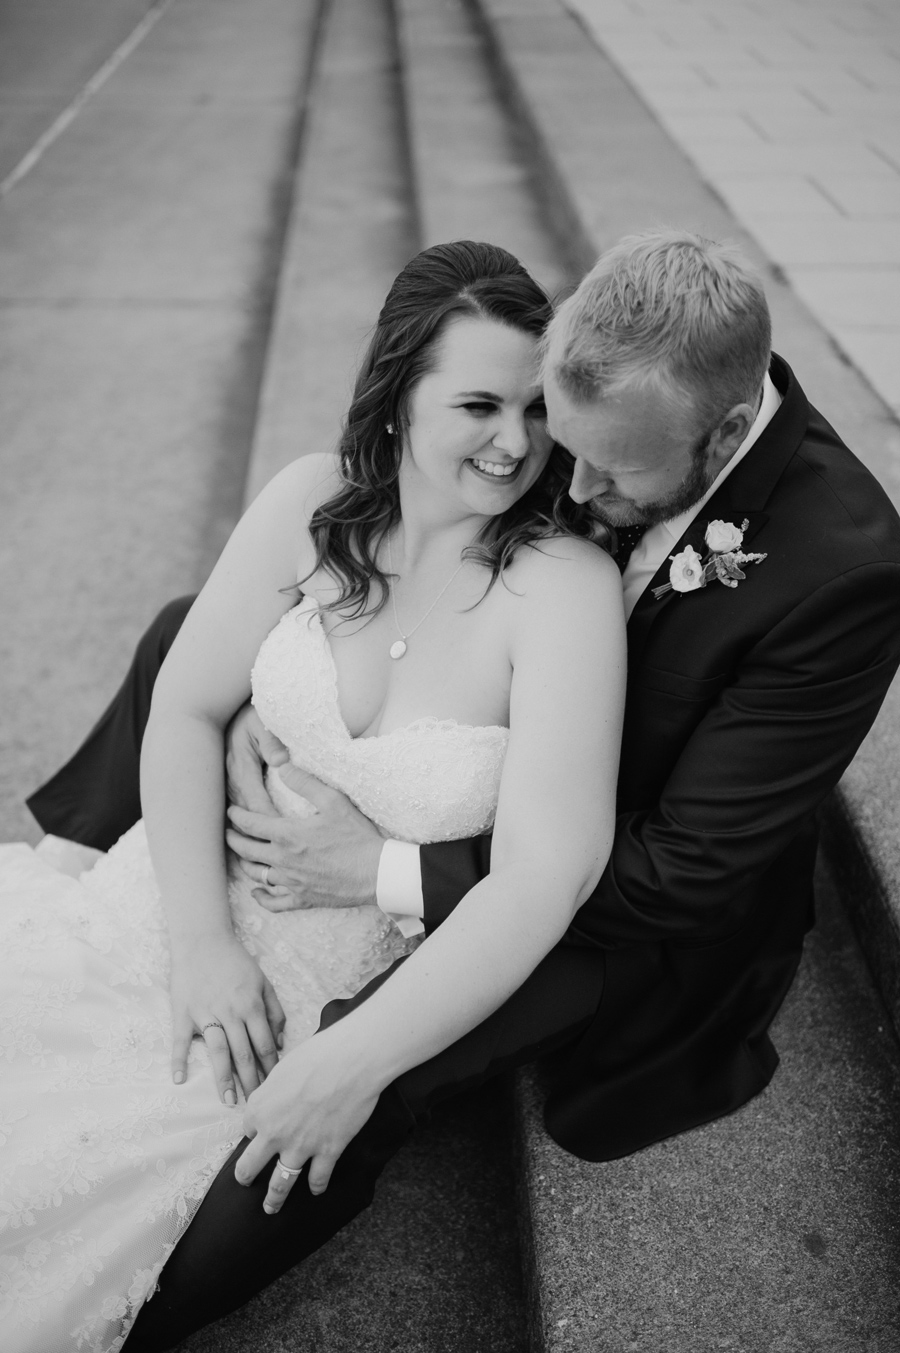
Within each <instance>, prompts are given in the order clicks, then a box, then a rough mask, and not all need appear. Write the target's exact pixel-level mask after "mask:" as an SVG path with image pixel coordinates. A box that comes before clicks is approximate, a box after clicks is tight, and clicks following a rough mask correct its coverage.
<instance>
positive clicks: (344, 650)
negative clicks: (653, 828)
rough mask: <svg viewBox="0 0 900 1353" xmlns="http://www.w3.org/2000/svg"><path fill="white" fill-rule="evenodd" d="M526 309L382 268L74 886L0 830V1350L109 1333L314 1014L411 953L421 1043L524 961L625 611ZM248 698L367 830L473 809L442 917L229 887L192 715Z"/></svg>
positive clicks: (608, 768) (554, 888)
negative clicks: (113, 818) (138, 779)
mask: <svg viewBox="0 0 900 1353" xmlns="http://www.w3.org/2000/svg"><path fill="white" fill-rule="evenodd" d="M549 314H550V310H549V304H548V302H547V301H546V298H545V297H544V295H543V293H542V292H541V291H540V289H539V288H538V287H537V285H536V284H535V283H534V282H533V281H532V279H531V278H530V277H529V276H528V274H527V273H526V272H525V271H524V269H523V268H522V267H521V265H520V264H518V262H517V261H516V260H515V259H514V258H512V256H511V255H509V254H507V253H506V252H505V251H504V250H501V249H497V248H494V247H492V246H488V245H476V244H471V243H466V242H463V243H458V244H453V245H441V246H438V247H436V248H434V249H430V250H426V251H425V252H424V253H422V254H420V255H418V256H417V257H416V258H415V259H413V260H412V262H411V263H410V264H409V265H408V266H407V267H406V268H405V269H404V270H403V272H402V273H401V274H400V276H399V277H398V278H397V280H396V282H395V283H394V286H393V288H392V290H391V292H390V294H389V296H388V298H387V301H386V303H385V306H384V309H383V310H382V313H381V316H380V317H379V321H378V325H377V328H376V331H375V334H374V337H373V339H372V342H371V345H370V348H369V351H368V353H367V356H366V358H365V359H364V362H363V366H362V370H361V373H360V375H359V378H358V380H357V385H356V391H355V395H354V400H353V403H352V405H351V408H350V411H349V414H348V418H347V425H346V429H345V432H344V435H343V439H342V442H341V448H340V461H339V464H337V465H336V464H335V462H334V461H333V460H332V459H331V458H330V457H323V456H315V455H311V456H307V457H304V458H303V459H301V460H299V461H297V462H295V463H294V464H293V465H291V466H289V467H288V468H287V469H286V470H284V471H283V472H282V473H281V474H280V475H278V476H277V477H276V478H275V479H274V480H273V481H272V483H271V484H269V486H268V487H267V488H266V489H265V490H264V491H263V492H262V493H261V494H260V496H259V497H258V499H257V500H256V502H255V503H254V504H253V505H252V507H251V508H250V509H249V511H248V512H247V513H246V515H245V516H244V518H243V519H242V521H241V522H240V523H239V524H238V526H237V528H236V530H235V532H234V534H233V536H232V537H231V540H230V541H229V543H228V545H227V546H226V548H225V551H224V553H223V555H222V557H221V559H220V560H219V562H218V564H217V565H216V567H215V569H214V570H213V573H212V575H211V576H210V579H209V581H208V583H207V584H206V586H205V587H204V589H203V591H202V593H201V594H200V596H199V598H198V599H197V601H196V602H195V604H194V606H193V608H192V609H191V611H190V613H189V615H188V618H187V620H186V621H185V623H184V625H183V627H182V629H181V631H180V633H179V636H178V638H177V640H176V642H175V644H174V647H173V648H172V651H171V653H170V655H169V657H168V658H167V660H166V662H165V664H164V666H163V669H162V671H161V673H160V676H159V678H158V680H157V684H156V687H155V691H154V698H153V707H152V711H151V716H150V722H149V725H148V728H147V733H146V737H145V741H144V751H143V757H142V783H141V794H142V802H143V807H144V813H145V817H144V820H143V822H141V823H138V824H137V826H135V827H134V828H132V830H131V831H129V832H128V833H126V835H125V836H123V837H122V838H121V839H120V840H119V842H118V843H117V844H116V845H115V846H114V847H113V848H112V850H111V851H110V852H109V854H108V855H106V856H104V857H102V858H101V860H100V861H99V862H98V863H97V864H96V865H95V867H94V868H93V869H92V870H90V871H89V872H86V873H84V874H82V875H81V877H80V879H79V880H75V879H72V878H70V877H67V876H66V875H64V874H62V873H59V872H57V871H55V870H54V869H53V868H52V867H51V866H50V865H49V864H48V863H47V862H45V861H44V860H43V859H42V858H41V857H40V856H39V855H36V854H35V853H34V852H33V851H31V850H30V848H28V847H27V846H24V845H10V846H5V847H2V848H0V983H2V996H0V1002H2V1014H3V1034H2V1040H3V1041H2V1051H3V1053H4V1054H5V1062H4V1069H3V1077H2V1099H0V1140H2V1141H3V1159H2V1165H0V1231H2V1235H0V1321H2V1325H3V1329H4V1339H3V1346H4V1349H5V1350H6V1353H25V1351H26V1350H28V1351H30V1353H38V1351H40V1353H56V1351H57V1350H58V1351H59V1353H63V1350H69V1349H71V1348H80V1349H90V1350H96V1351H97V1353H101V1351H102V1353H108V1351H109V1350H115V1349H119V1348H121V1347H122V1345H123V1343H124V1342H125V1340H126V1338H127V1336H128V1331H129V1330H130V1328H131V1326H132V1324H133V1322H134V1319H135V1316H136V1314H137V1312H138V1311H139V1309H140V1308H141V1306H142V1304H143V1302H144V1301H145V1300H146V1299H147V1297H148V1296H149V1295H151V1294H152V1292H153V1290H154V1287H155V1285H156V1281H157V1278H158V1276H159V1273H160V1271H161V1269H162V1267H163V1265H164V1264H165V1262H166V1259H167V1258H168V1256H169V1255H170V1254H171V1252H172V1250H173V1249H174V1247H175V1245H176V1244H177V1242H178V1240H179V1238H180V1236H181V1235H182V1234H183V1232H184V1231H185V1229H186V1227H187V1226H188V1224H189V1223H190V1221H191V1218H192V1216H193V1215H194V1213H195V1212H196V1210H197V1208H198V1206H199V1204H200V1202H201V1200H202V1199H203V1196H204V1193H205V1192H206V1190H207V1188H208V1187H209V1185H210V1183H211V1181H212V1180H213V1178H214V1177H215V1175H216V1172H217V1171H218V1169H219V1167H220V1166H221V1164H222V1163H223V1162H224V1161H225V1159H226V1158H227V1157H228V1155H229V1154H230V1153H231V1151H232V1150H233V1148H234V1146H235V1144H236V1143H237V1142H238V1141H239V1140H240V1139H241V1137H242V1134H243V1132H244V1114H245V1101H246V1100H248V1099H249V1100H250V1109H251V1110H252V1107H253V1104H254V1103H255V1102H256V1100H255V1098H254V1095H257V1096H258V1095H260V1094H262V1093H263V1090H264V1089H265V1087H263V1089H260V1088H259V1087H260V1086H261V1082H262V1081H263V1080H265V1078H266V1076H267V1075H268V1074H269V1073H270V1072H271V1071H272V1070H273V1069H274V1068H275V1067H276V1063H277V1062H278V1060H279V1054H280V1055H281V1056H282V1057H283V1056H284V1055H285V1054H287V1053H288V1052H289V1051H290V1050H291V1049H296V1048H298V1047H299V1046H300V1045H301V1044H302V1043H303V1042H304V1040H307V1039H309V1037H310V1035H311V1034H313V1033H314V1032H315V1031H316V1028H317V1024H318V1020H319V1015H320V1012H321V1010H322V1008H323V1006H324V1005H325V1004H327V1003H328V1002H329V1001H331V1000H333V999H335V998H338V997H347V996H350V995H352V994H353V993H355V992H356V991H358V990H359V989H360V988H361V987H362V986H363V985H364V984H365V983H366V982H367V981H369V980H370V978H372V977H373V976H374V975H376V974H378V973H380V972H382V971H384V970H385V969H386V968H387V967H388V966H390V965H391V964H392V963H393V962H394V961H395V960H396V959H397V958H399V957H401V956H403V955H408V954H412V955H413V957H412V958H411V959H410V960H409V961H408V962H407V963H406V964H405V965H404V968H403V973H402V974H400V975H398V978H392V979H391V982H390V983H388V986H389V987H392V986H393V985H394V983H395V982H397V984H398V985H397V992H398V993H399V999H403V992H404V991H406V990H407V989H409V990H410V991H412V992H416V990H417V987H416V984H417V983H422V982H424V983H425V984H426V986H427V987H428V990H429V993H433V999H432V1000H431V1001H430V1002H428V1003H427V1005H428V1008H427V1009H426V1008H425V1007H424V1006H422V1005H420V1006H419V1007H417V1008H416V1009H415V1013H416V1019H415V1020H411V1019H410V1018H409V1013H410V1012H409V1011H407V1012H406V1023H407V1024H408V1025H415V1026H416V1029H415V1038H416V1039H418V1043H417V1045H416V1046H417V1049H418V1050H417V1052H416V1053H415V1054H414V1055H415V1056H421V1057H422V1058H423V1059H424V1057H427V1056H429V1055H432V1054H433V1052H434V1051H435V1050H437V1049H438V1048H440V1047H444V1046H447V1045H448V1044H449V1043H451V1042H452V1041H454V1040H455V1039H457V1038H459V1037H460V1036H461V1035H462V1034H463V1033H465V1032H466V1031H467V1030H468V1029H471V1028H472V1027H474V1026H475V1025H476V1024H477V1023H479V1022H480V1021H481V1020H483V1019H484V1018H485V1017H486V1016H487V1014H489V1013H490V1011H491V1010H493V1009H495V1008H496V1007H497V1006H499V1005H500V1004H501V1003H502V1002H503V1001H504V1000H505V999H506V998H507V997H508V996H509V995H510V994H511V992H512V991H513V990H515V989H516V987H518V986H519V985H520V984H521V982H522V981H524V979H525V977H526V976H527V975H528V973H529V972H530V971H531V969H532V968H533V967H534V966H535V964H536V963H537V962H538V961H539V960H540V958H541V957H542V956H543V955H544V954H545V953H546V952H547V951H548V950H549V949H550V948H551V947H552V946H553V945H554V944H555V943H556V942H557V941H558V939H559V938H560V937H561V935H562V934H563V932H564V931H565V929H566V927H567V925H568V923H569V920H570V919H571V916H572V914H573V912H574V910H575V909H576V907H577V906H578V905H579V903H580V902H581V901H582V900H583V899H584V898H585V897H586V896H587V895H588V894H589V893H590V892H591V890H592V889H593V887H594V886H595V884H596V881H597V879H598V878H599V876H600V873H601V871H602V869H603V866H604V864H605V861H606V858H607V855H608V852H609V849H610V846H611V842H612V831H613V821H614V793H615V780H616V770H617V761H618V742H619V732H620V723H621V707H622V702H623V668H624V624H623V618H622V602H621V589H620V583H619V576H618V573H617V571H616V569H615V566H614V565H613V564H612V561H611V560H610V558H609V556H608V554H607V553H605V552H604V551H603V550H602V549H598V548H597V546H596V544H594V543H593V541H594V540H595V539H596V538H597V537H598V535H600V534H602V532H600V531H599V530H598V527H597V523H596V522H595V521H594V520H593V518H592V516H591V514H590V511H589V509H587V508H585V507H579V506H577V505H576V504H574V503H573V502H572V500H571V499H570V498H569V497H568V496H567V488H568V476H567V475H566V472H565V465H564V463H563V454H562V453H561V452H560V451H559V449H558V448H556V447H554V445H553V444H552V442H551V440H550V438H549V436H548V434H547V431H546V427H545V410H544V405H543V402H542V397H541V390H540V384H539V358H540V353H539V347H540V336H541V332H542V330H543V327H544V325H545V324H546V322H547V320H548V318H549ZM248 696H252V701H253V704H254V705H255V707H256V709H257V711H258V713H259V714H260V716H261V718H262V720H263V722H264V723H265V724H266V725H267V727H268V728H269V729H270V730H271V731H272V732H274V733H275V734H276V735H277V736H278V737H279V738H280V739H281V741H282V742H283V743H284V744H285V745H286V747H287V748H288V750H289V752H290V756H291V761H292V762H293V764H294V765H296V766H299V767H301V768H302V769H304V770H307V771H309V772H311V773H313V774H314V775H316V776H318V777H319V778H320V779H322V780H324V781H325V782H326V783H328V784H330V785H332V786H334V787H336V788H338V789H341V790H342V791H344V792H345V793H347V794H348V795H350V796H351V797H352V799H353V800H354V802H355V803H356V804H357V805H358V806H359V807H360V808H361V809H362V811H363V812H364V813H365V814H366V815H367V816H368V817H370V818H371V819H372V820H373V821H374V822H375V823H376V825H377V826H378V828H379V830H380V831H381V832H382V833H383V834H384V836H386V837H388V836H389V837H394V838H398V839H403V840H409V841H414V842H426V841H438V840H449V839H452V838H461V837H468V836H473V835H476V834H479V833H483V832H486V831H488V830H489V829H490V828H491V826H492V825H493V830H494V837H493V868H492V873H491V875H490V876H489V878H488V879H486V880H484V881H483V882H482V883H481V884H479V885H478V887H477V888H476V889H474V890H473V892H472V893H471V894H470V896H469V899H467V900H466V902H465V903H464V904H462V905H461V906H460V907H459V908H458V909H457V912H456V913H455V914H454V920H453V924H452V925H451V924H450V923H449V922H448V923H447V924H445V926H444V927H442V928H441V931H440V932H438V933H437V934H436V935H435V936H433V937H431V938H430V939H428V940H427V941H425V943H424V944H422V943H421V942H420V940H419V939H418V938H411V939H410V938H405V937H404V935H403V934H402V933H401V930H400V929H399V928H398V927H397V926H396V925H394V923H393V922H392V921H391V920H390V919H389V918H388V917H387V916H386V915H385V914H384V913H383V912H381V911H380V910H379V909H378V908H377V907H376V906H366V907H353V908H329V907H318V908H309V909H305V910H297V911H272V910H269V909H267V908H265V907H264V906H262V905H260V903H259V901H257V900H256V899H255V898H254V896H253V893H252V887H253V886H254V885H253V884H252V883H251V882H250V881H249V880H248V878H247V876H246V875H245V874H243V873H242V872H241V871H240V870H236V869H235V870H233V871H230V870H229V865H228V861H227V859H226V853H225V847H224V842H223V826H222V824H223V817H224V812H225V806H226V805H225V789H224V776H223V730H224V729H225V728H226V726H227V724H228V722H229V720H230V719H231V718H232V716H233V715H234V713H235V711H236V710H237V709H238V708H239V707H240V706H241V705H243V704H244V702H245V701H246V699H247V698H248ZM269 788H270V793H271V795H272V797H273V799H274V801H275V803H276V804H277V806H278V807H279V808H280V810H281V811H282V812H284V813H287V814H292V813H298V814H306V813H309V812H311V811H314V810H313V809H312V807H311V805H310V804H309V803H307V802H306V801H305V800H303V799H301V798H299V797H298V796H297V795H296V794H295V793H293V792H292V791H291V790H290V789H288V788H287V786H286V785H284V784H283V783H281V782H280V781H279V777H278V772H277V771H272V772H270V777H269ZM495 819H496V820H495ZM417 948H418V952H416V953H415V954H413V951H414V950H416V949H417ZM441 974H443V975H441ZM401 976H402V977H403V980H404V982H405V984H406V985H405V986H404V985H403V983H401V982H400V977H401ZM429 983H431V985H430V986H429V985H428V984H429ZM448 991H450V993H451V996H450V997H449V998H448V996H447V992H448ZM375 1004H377V1003H375V1002H373V1005H375ZM378 1027H379V1026H378V1024H377V1021H376V1022H375V1023H374V1024H373V1035H372V1037H373V1040H374V1039H376V1038H378V1037H381V1035H379V1034H378V1033H376V1032H375V1031H376V1030H377V1029H378ZM332 1032H333V1031H331V1030H330V1031H329V1035H330V1034H331V1033H332ZM381 1034H382V1035H383V1030H382V1031H381ZM329 1035H321V1036H320V1037H321V1038H327V1037H328V1036H329ZM398 1037H399V1036H398ZM383 1041H384V1040H383V1037H382V1045H383ZM314 1042H315V1043H318V1042H319V1040H318V1039H316V1040H314ZM379 1046H381V1045H379ZM375 1054H376V1045H375V1043H374V1042H373V1047H372V1061H373V1064H374V1061H375V1060H376V1056H375ZM395 1070H396V1068H395ZM310 1183H311V1184H312V1176H311V1178H310ZM275 1196H276V1195H275V1194H273V1193H270V1196H269V1201H268V1206H269V1207H273V1208H274V1206H277V1202H276V1203H275V1204H273V1203H272V1199H273V1198H274V1197H275Z"/></svg>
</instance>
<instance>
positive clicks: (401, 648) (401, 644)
mask: <svg viewBox="0 0 900 1353" xmlns="http://www.w3.org/2000/svg"><path fill="white" fill-rule="evenodd" d="M387 549H388V568H389V569H390V571H391V574H392V575H393V572H394V559H393V555H392V552H391V542H390V537H388V543H387ZM465 562H466V561H465V559H461V560H460V561H459V563H458V564H457V566H456V568H455V569H454V570H453V572H452V573H451V574H450V577H449V578H448V579H447V581H446V582H445V583H444V586H443V587H442V588H441V590H440V592H438V594H437V596H436V597H435V599H434V601H433V602H432V603H431V605H430V606H429V607H428V610H427V611H426V612H425V614H424V615H423V616H422V619H421V620H419V621H418V622H417V623H416V624H415V625H413V627H412V629H411V630H407V631H406V633H405V634H404V632H403V628H402V626H401V624H400V621H399V619H398V617H397V601H396V598H395V596H394V589H393V587H391V609H392V610H393V612H394V624H395V625H396V626H397V633H398V634H399V635H400V638H399V639H396V640H395V641H394V642H393V643H392V644H391V646H390V648H389V649H388V652H389V653H390V655H391V657H392V658H393V659H394V661H395V662H397V661H398V660H399V659H400V658H402V657H403V655H404V653H405V652H406V650H407V648H408V647H409V643H408V640H409V639H410V637H411V636H412V635H413V634H415V632H416V630H417V629H418V628H419V625H422V624H424V622H425V621H426V620H427V619H428V617H429V616H430V615H431V612H432V611H433V610H434V608H435V606H437V604H438V602H439V601H440V599H441V597H442V596H443V595H444V593H445V592H446V591H447V588H448V587H449V586H450V584H451V583H452V582H453V579H454V578H455V577H456V575H457V573H459V571H460V570H461V568H462V566H463V564H464V563H465Z"/></svg>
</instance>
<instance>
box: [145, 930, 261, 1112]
mask: <svg viewBox="0 0 900 1353" xmlns="http://www.w3.org/2000/svg"><path fill="white" fill-rule="evenodd" d="M171 991H172V1025H173V1039H172V1079H173V1080H174V1081H175V1083H176V1084H178V1085H180V1084H181V1082H182V1081H183V1080H184V1079H185V1076H186V1075H187V1059H188V1053H189V1052H190V1047H191V1040H192V1039H193V1037H194V1035H195V1034H200V1035H201V1036H202V1038H203V1040H204V1042H205V1043H206V1046H207V1048H208V1050H209V1056H210V1061H211V1062H212V1067H213V1074H214V1075H215V1078H216V1085H217V1088H218V1091H219V1098H220V1099H221V1100H222V1102H223V1104H232V1105H233V1104H236V1103H237V1093H236V1090H235V1073H236V1074H237V1078H238V1080H239V1081H240V1084H241V1088H242V1089H243V1091H244V1094H245V1095H247V1096H249V1095H250V1094H252V1092H253V1091H254V1090H255V1089H256V1088H257V1086H258V1085H259V1084H260V1083H261V1081H262V1080H263V1079H264V1078H265V1076H267V1075H268V1073H269V1072H270V1071H271V1070H272V1068H273V1067H274V1066H275V1065H276V1064H277V1062H278V1050H277V1049H278V1045H279V1043H280V1041H281V1034H282V1030H283V1029H284V1022H285V1015H284V1011H283V1010H282V1008H281V1002H280V1001H279V999H278V997H277V996H276V994H275V989H274V987H273V986H272V984H271V982H270V981H269V980H268V978H267V977H266V976H265V974H264V973H263V972H262V971H261V969H260V967H259V965H258V964H257V963H256V962H255V960H254V959H253V958H251V956H250V955H249V954H248V953H247V951H246V949H245V948H244V947H243V945H242V944H241V943H240V941H239V940H237V939H235V938H234V936H229V935H221V936H214V937H205V938H204V940H203V943H202V946H200V947H198V946H193V947H192V949H191V951H190V952H185V953H183V954H179V953H177V952H176V953H173V955H172V979H171ZM260 1071H261V1072H262V1075H260Z"/></svg>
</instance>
